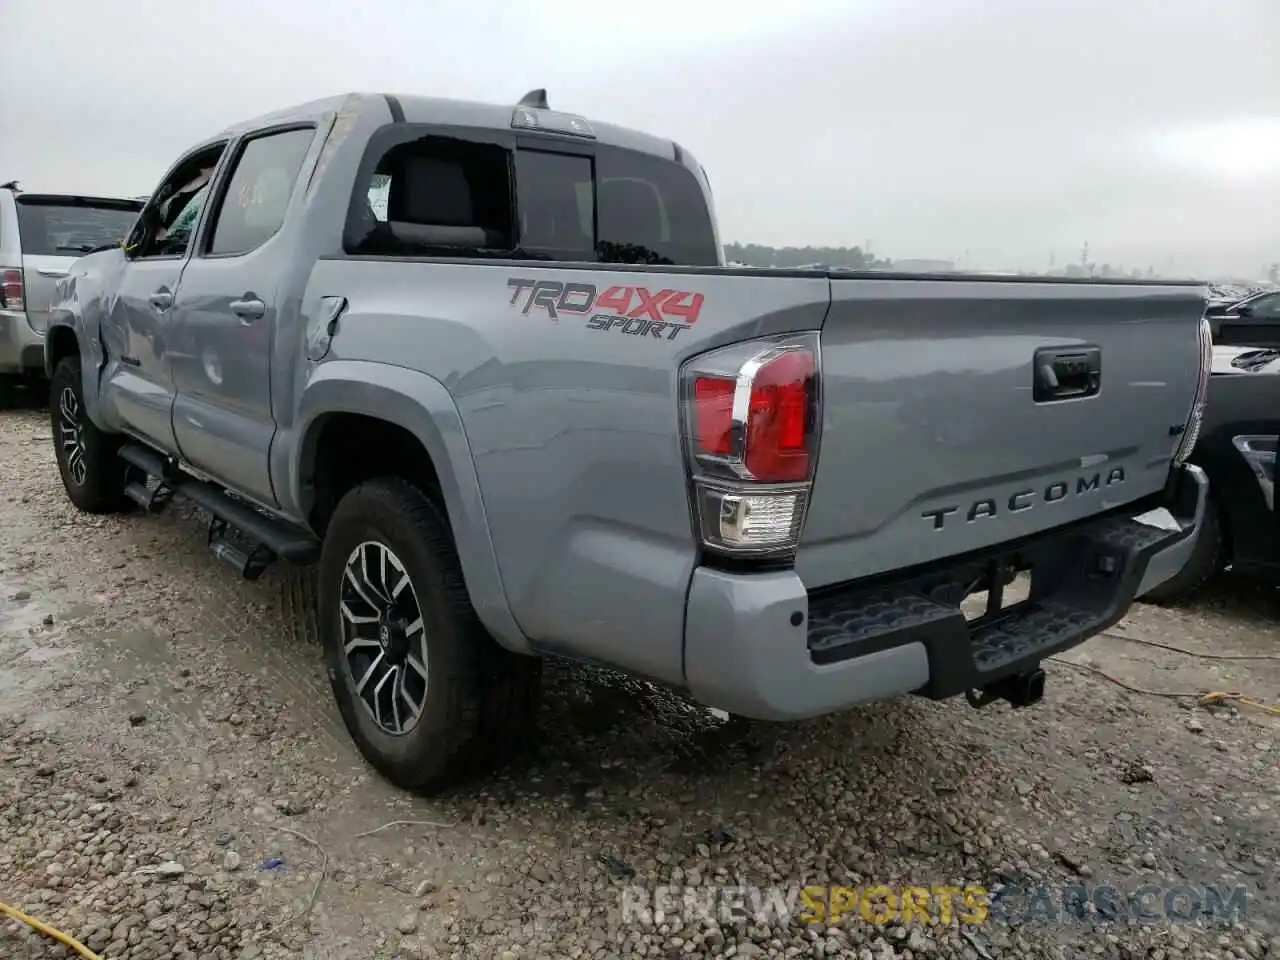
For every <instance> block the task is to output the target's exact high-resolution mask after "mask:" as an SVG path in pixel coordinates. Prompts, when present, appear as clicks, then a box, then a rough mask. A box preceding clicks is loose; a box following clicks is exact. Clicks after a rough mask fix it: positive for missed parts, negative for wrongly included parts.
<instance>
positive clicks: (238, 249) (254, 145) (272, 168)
mask: <svg viewBox="0 0 1280 960" xmlns="http://www.w3.org/2000/svg"><path fill="white" fill-rule="evenodd" d="M314 138H315V130H313V129H312V128H310V127H308V128H306V129H304V130H286V131H284V132H281V133H269V134H266V135H264V136H260V137H255V138H254V139H252V140H249V141H247V142H246V143H245V144H244V146H243V147H242V148H241V150H240V156H239V158H238V159H237V160H236V164H235V168H234V169H233V170H232V172H231V179H230V181H229V182H228V183H227V186H226V189H225V190H224V192H223V194H222V198H221V203H220V205H219V207H218V210H217V211H216V213H215V216H214V222H213V231H212V234H211V235H210V239H209V245H208V249H207V250H206V252H207V253H209V254H210V255H213V256H236V255H238V254H243V253H249V252H250V251H252V250H256V249H258V247H260V246H262V245H263V244H264V243H266V242H267V241H268V240H270V239H271V238H272V237H273V236H275V235H276V233H277V232H278V231H279V229H280V227H281V225H282V224H283V223H284V215H285V212H286V211H287V210H288V209H289V198H290V197H292V196H293V187H294V184H295V183H297V181H298V174H299V172H301V170H302V161H303V160H304V159H306V156H307V150H308V149H309V148H310V147H311V141H312V140H313V139H314Z"/></svg>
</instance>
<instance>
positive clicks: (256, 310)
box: [231, 297, 267, 320]
mask: <svg viewBox="0 0 1280 960" xmlns="http://www.w3.org/2000/svg"><path fill="white" fill-rule="evenodd" d="M231 312H232V313H234V314H235V315H236V316H237V317H239V318H240V319H241V320H257V319H259V318H260V317H262V316H263V315H264V314H265V313H266V312H267V305H266V304H265V303H263V302H262V301H261V300H259V299H258V298H257V297H245V298H244V299H243V300H232V301H231Z"/></svg>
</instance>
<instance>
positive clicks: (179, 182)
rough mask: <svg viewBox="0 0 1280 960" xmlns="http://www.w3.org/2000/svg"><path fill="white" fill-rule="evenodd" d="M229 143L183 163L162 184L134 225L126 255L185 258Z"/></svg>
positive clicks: (201, 153) (143, 258)
mask: <svg viewBox="0 0 1280 960" xmlns="http://www.w3.org/2000/svg"><path fill="white" fill-rule="evenodd" d="M225 149H226V144H218V145H217V146H214V147H209V148H207V149H205V150H201V151H199V152H197V153H195V154H193V155H192V156H190V157H188V158H186V159H185V160H183V161H181V162H180V163H179V164H178V166H176V167H175V168H174V169H173V171H172V172H171V173H170V174H169V176H167V177H166V178H165V179H164V181H163V182H162V183H161V184H160V187H159V189H157V190H156V192H155V194H154V195H153V196H152V197H151V199H150V200H149V201H148V202H147V205H146V207H144V208H143V211H142V214H141V215H140V216H139V217H138V219H137V220H136V221H135V222H134V225H133V228H132V229H131V230H130V231H129V236H128V238H127V239H126V240H125V252H126V253H127V254H128V256H129V257H130V258H132V259H134V260H147V259H168V258H175V257H184V256H186V254H187V250H188V248H189V247H190V244H191V236H192V231H193V230H194V229H195V225H196V223H197V222H198V221H199V219H200V211H201V210H203V209H204V203H205V200H206V199H207V197H208V195H209V183H210V181H211V180H212V179H213V173H214V171H215V170H216V169H217V166H218V161H219V160H220V159H221V157H222V152H223V151H224V150H225Z"/></svg>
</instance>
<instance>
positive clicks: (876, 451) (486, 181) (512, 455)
mask: <svg viewBox="0 0 1280 960" xmlns="http://www.w3.org/2000/svg"><path fill="white" fill-rule="evenodd" d="M1203 299H1204V295H1203V290H1202V289H1201V288H1200V287H1198V286H1196V285H1194V284H1172V283H1171V284H1162V283H1148V282H1143V283H1137V282H1133V283H1129V282H1125V283H1115V282H1070V281H1062V280H1049V279H1043V280H1042V279H993V278H984V277H981V276H947V277H931V276H915V275H913V276H905V275H894V274H857V273H847V272H838V273H836V272H824V271H815V270H806V271H795V272H787V271H753V270H741V269H739V270H735V269H730V268H727V267H725V266H724V255H723V251H722V247H721V244H720V238H719V236H718V233H717V227H716V222H715V219H714V216H713V212H712V194H711V188H710V185H709V183H708V180H707V177H706V174H705V171H704V170H703V169H702V167H701V166H700V165H699V163H698V162H697V161H696V160H695V159H694V156H693V155H692V154H691V153H690V152H689V151H688V150H686V149H685V148H683V147H681V146H680V145H678V144H676V143H673V142H672V141H670V140H666V139H661V138H658V137H654V136H649V135H646V134H642V133H639V132H635V131H632V130H628V129H623V128H621V127H616V126H612V125H608V124H604V123H596V122H594V121H590V120H588V119H586V118H584V117H581V116H577V115H574V114H567V113H563V112H560V111H557V110H553V109H551V108H550V107H549V105H548V103H547V100H546V96H545V91H533V92H531V93H530V94H528V95H526V96H525V97H524V98H522V99H521V100H520V101H519V102H518V103H516V104H511V105H506V106H503V105H485V104H479V103H467V102H459V101H452V100H445V99H432V98H425V97H416V96H415V97H399V96H389V95H372V94H370V95H349V96H345V97H339V98H335V99H332V100H326V101H321V102H315V103H311V104H307V105H304V106H300V107H297V108H295V109H291V110H286V111H283V112H280V113H276V114H272V115H269V116H264V117H261V118H259V119H257V120H254V121H251V122H248V123H245V124H243V125H241V126H237V127H235V128H233V129H229V130H226V131H224V132H223V133H221V134H219V135H218V136H215V137H212V138H211V139H209V140H207V141H206V142H203V143H200V144H198V145H196V146H194V147H193V148H192V149H190V150H189V151H187V152H186V153H185V154H184V155H183V156H181V157H180V158H179V159H178V160H177V162H176V163H175V164H174V165H173V167H172V168H171V169H170V170H169V172H168V173H167V174H166V175H165V176H164V179H163V180H162V182H161V183H160V186H159V187H158V189H157V190H156V192H155V195H154V196H153V197H152V198H151V199H150V200H149V201H148V203H147V205H146V207H145V208H144V210H143V212H142V213H141V214H140V215H139V218H138V221H137V223H136V224H135V226H134V228H133V230H132V231H131V232H130V234H129V236H128V238H127V239H126V241H125V242H124V243H123V244H122V245H121V246H120V247H118V248H116V249H112V250H109V251H104V252H99V253H96V254H93V255H91V256H87V257H85V258H83V259H81V260H79V261H77V263H76V265H75V267H74V269H73V270H72V271H71V276H69V277H68V278H66V279H65V280H63V281H61V285H60V290H59V300H58V303H57V305H56V306H55V307H54V309H53V312H52V317H51V320H50V322H49V332H48V340H47V342H48V348H47V364H48V372H49V374H50V377H51V380H52V398H51V400H52V402H51V416H52V425H53V432H54V444H55V451H56V456H57V463H58V469H59V472H60V473H61V476H62V480H63V483H64V484H65V486H66V491H67V494H68V496H69V497H70V498H71V500H72V501H73V502H74V503H75V505H76V506H77V507H79V508H80V509H82V510H85V511H90V512H103V511H118V510H124V509H130V510H135V511H155V510H158V509H162V508H163V507H164V505H165V504H166V503H169V502H171V501H172V500H173V499H174V498H183V499H185V500H187V501H189V502H191V503H194V504H196V505H198V506H199V507H200V508H203V511H205V512H207V514H208V515H209V518H210V519H209V531H208V542H209V545H210V548H211V550H212V552H213V554H214V555H215V556H216V557H218V558H220V559H222V560H224V561H227V562H228V563H230V564H231V565H232V566H233V567H234V568H235V569H236V570H237V571H239V573H240V574H241V575H243V576H245V577H248V578H253V577H256V576H258V575H259V574H260V573H261V572H262V571H263V569H264V568H266V566H267V565H268V564H269V563H271V562H273V561H276V560H285V561H288V562H291V563H298V564H303V563H315V564H316V565H317V574H316V577H317V584H318V586H317V602H318V604H319V610H318V613H319V618H318V622H319V625H320V630H321V635H322V636H321V639H322V644H323V650H324V657H325V662H326V667H327V671H328V674H329V677H330V678H331V681H332V686H333V690H334V693H335V695H336V698H337V702H338V705H339V707H340V709H341V713H342V716H343V718H344V720H345V722H346V725H347V727H348V729H349V730H350V732H351V735H352V737H353V738H354V740H355V742H356V743H357V744H358V746H359V748H360V750H361V751H362V753H363V754H364V755H365V757H366V758H367V759H368V760H369V761H370V762H371V763H372V764H373V765H374V766H375V767H376V768H377V769H378V770H380V771H381V772H382V773H383V774H384V775H385V776H386V777H388V778H389V779H390V780H392V781H393V782H395V783H397V784H400V785H402V786H404V787H407V788H411V789H418V790H431V789H435V788H439V787H441V786H442V785H444V784H447V783H450V782H451V781H455V780H456V778H457V777H459V776H460V775H463V774H465V773H467V772H468V768H469V767H471V766H472V765H473V764H475V763H476V762H477V761H484V762H485V763H488V762H492V760H493V758H494V754H495V752H496V751H498V750H500V749H502V748H504V747H505V746H507V745H509V744H511V743H513V742H516V741H517V740H518V738H519V736H520V734H521V733H522V731H524V730H525V729H527V727H528V721H529V716H530V711H531V710H532V707H533V703H534V694H535V692H536V690H537V688H538V680H539V676H540V671H539V664H540V662H541V659H542V658H545V657H547V656H559V657H566V658H576V659H579V660H585V661H589V662H593V663H596V664H603V665H607V666H608V667H610V668H613V669H616V670H619V671H624V672H626V673H629V674H631V675H634V676H638V677H642V678H646V679H648V680H650V681H654V682H656V683H659V684H664V685H669V686H671V687H675V688H678V689H679V690H682V691H684V692H686V693H687V694H688V695H690V696H691V697H692V698H693V699H695V700H697V701H699V702H701V703H703V704H706V705H707V706H710V707H713V708H717V709H719V710H722V711H726V712H730V713H734V714H737V715H740V716H744V717H748V718H757V719H764V720H789V719H798V718H803V717H810V716H815V715H820V714H824V713H828V712H832V711H837V710H841V709H844V708H847V707H850V706H853V705H855V704H861V703H867V702H871V701H877V700H882V699H884V698H888V697H893V696H896V695H900V694H906V693H916V694H921V695H924V696H927V697H931V698H946V697H951V696H956V695H961V694H963V695H965V696H966V697H967V698H968V699H969V700H970V702H972V703H973V704H975V705H982V704H985V703H987V702H990V701H993V700H1004V701H1007V702H1009V703H1011V704H1013V705H1015V706H1021V705H1026V704H1029V703H1032V702H1034V701H1035V700H1037V699H1039V698H1040V696H1041V694H1042V692H1043V687H1044V673H1043V672H1042V671H1041V669H1040V664H1041V662H1042V661H1043V660H1044V658H1045V657H1047V656H1049V655H1051V654H1053V653H1055V652H1058V651H1061V650H1063V649H1065V648H1067V647H1070V646H1072V645H1074V644H1078V643H1080V642H1081V641H1083V640H1085V639H1086V638H1088V637H1090V636H1092V635H1093V634H1096V633H1097V632H1098V631H1100V630H1102V629H1104V628H1105V627H1107V626H1108V625H1110V624H1112V623H1114V622H1115V621H1116V620H1118V619H1119V618H1120V617H1121V616H1123V615H1124V614H1125V612H1126V610H1127V609H1128V608H1129V606H1130V604H1131V603H1132V601H1133V600H1134V598H1135V597H1137V596H1139V595H1140V594H1142V593H1144V592H1145V591H1147V590H1149V589H1151V588H1152V587H1153V586H1155V585H1157V584H1158V583H1160V582H1162V581H1163V580H1164V579H1166V578H1167V577H1169V576H1171V575H1172V574H1173V573H1175V572H1176V571H1177V570H1178V569H1179V568H1180V567H1181V566H1182V564H1183V562H1184V561H1185V560H1186V557H1187V555H1188V553H1189V551H1190V550H1191V548H1192V546H1193V542H1194V537H1195V533H1196V530H1197V525H1198V523H1199V521H1200V518H1201V516H1202V514H1203V511H1204V503H1205V495H1206V482H1205V480H1204V476H1203V474H1202V473H1201V472H1200V471H1199V470H1198V469H1196V468H1195V467H1193V466H1189V465H1187V464H1186V463H1185V461H1186V457H1187V455H1188V453H1189V452H1190V450H1191V448H1192V446H1193V444H1194V442H1195V437H1196V432H1197V426H1198V423H1199V420H1200V416H1201V408H1202V404H1203V397H1204V392H1205V389H1206V384H1207V381H1208V376H1209V364H1210V342H1209V337H1208V329H1207V325H1206V324H1205V323H1204V322H1203V321H1202V308H1203ZM1019 574H1021V575H1023V578H1022V579H1021V580H1019V579H1018V575H1019ZM1026 577H1029V588H1028V589H1027V590H1025V591H1021V592H1016V591H1014V590H1012V589H1009V588H1010V587H1011V585H1013V584H1015V583H1018V582H1025V578H1026ZM977 596H982V597H985V600H984V601H982V603H981V605H980V609H977V610H973V609H969V608H972V607H973V606H974V603H973V599H974V597H977ZM966 600H967V601H969V604H968V608H966V607H965V603H966Z"/></svg>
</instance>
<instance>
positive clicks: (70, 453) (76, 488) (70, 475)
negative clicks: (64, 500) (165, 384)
mask: <svg viewBox="0 0 1280 960" xmlns="http://www.w3.org/2000/svg"><path fill="white" fill-rule="evenodd" d="M71 401H74V403H72V402H71ZM72 408H74V415H72V414H71V412H70V411H71V410H72ZM49 422H50V425H51V426H52V429H53V447H54V456H55V458H56V459H57V461H58V473H59V474H60V475H61V476H62V485H63V487H65V488H66V491H67V496H68V497H70V498H71V502H72V503H74V504H75V505H76V506H77V507H78V508H79V509H81V510H83V511H85V512H86V513H116V512H119V511H121V510H124V509H125V508H126V507H127V505H128V503H129V501H128V498H126V497H125V495H124V488H125V484H126V483H127V482H128V465H127V464H126V463H125V462H124V461H123V460H121V459H120V457H119V456H118V453H119V451H120V445H121V444H122V443H123V442H124V438H123V437H121V436H119V435H118V434H112V433H106V432H105V431H102V430H99V429H98V428H97V426H95V425H94V423H93V421H92V420H90V419H89V418H88V417H87V416H86V415H85V412H84V390H83V381H82V380H81V377H80V358H79V357H63V358H62V359H61V360H60V361H58V366H57V368H56V369H55V370H54V371H53V378H52V379H51V380H50V381H49ZM72 423H74V424H75V429H76V431H77V432H76V433H75V434H74V439H75V440H77V441H78V443H79V445H80V452H79V457H76V456H75V455H74V447H73V446H72V445H71V443H70V441H71V440H73V436H72V435H71V434H69V433H68V431H69V430H70V429H71V424H72ZM81 465H83V470H82V469H81Z"/></svg>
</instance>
